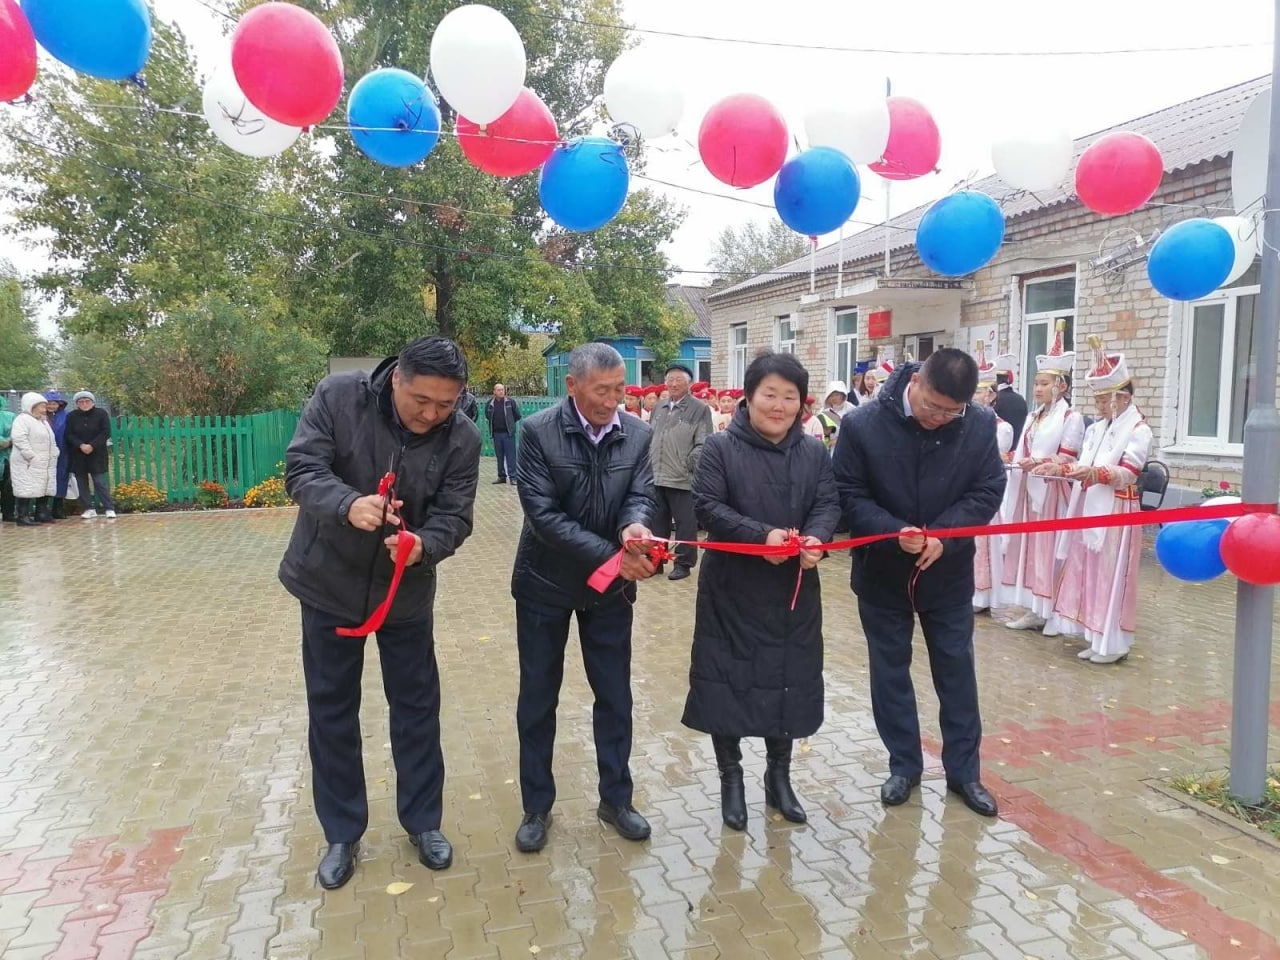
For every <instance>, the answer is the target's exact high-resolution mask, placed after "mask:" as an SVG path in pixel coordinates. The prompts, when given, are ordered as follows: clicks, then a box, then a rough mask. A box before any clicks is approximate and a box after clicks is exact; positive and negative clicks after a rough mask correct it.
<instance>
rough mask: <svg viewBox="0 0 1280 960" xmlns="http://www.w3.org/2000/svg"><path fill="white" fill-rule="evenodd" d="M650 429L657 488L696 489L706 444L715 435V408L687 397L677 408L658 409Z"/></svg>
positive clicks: (650, 446) (665, 404)
mask: <svg viewBox="0 0 1280 960" xmlns="http://www.w3.org/2000/svg"><path fill="white" fill-rule="evenodd" d="M649 427H650V429H652V430H653V440H652V442H651V443H650V444H649V461H650V462H651V463H652V464H653V484H654V486H657V487H672V488H674V489H676V490H692V489H693V475H694V473H695V472H696V471H697V469H698V456H699V455H700V454H701V453H702V444H703V442H704V441H705V440H706V439H707V437H709V436H711V434H712V432H713V430H712V426H711V408H710V407H708V406H707V405H706V404H705V403H703V402H702V401H701V400H696V399H694V398H693V397H692V396H688V395H686V396H685V398H684V399H683V400H681V401H680V402H679V403H677V404H676V405H675V408H674V409H672V407H671V405H670V404H667V403H664V404H660V405H659V406H657V407H654V409H653V414H652V415H651V416H650V417H649Z"/></svg>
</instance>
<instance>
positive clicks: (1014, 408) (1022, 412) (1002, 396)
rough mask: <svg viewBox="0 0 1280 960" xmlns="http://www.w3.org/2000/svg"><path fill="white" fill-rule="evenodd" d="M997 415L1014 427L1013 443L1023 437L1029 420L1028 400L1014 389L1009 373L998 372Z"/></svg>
mask: <svg viewBox="0 0 1280 960" xmlns="http://www.w3.org/2000/svg"><path fill="white" fill-rule="evenodd" d="M993 406H994V408H995V411H996V416H997V417H999V418H1000V419H1001V420H1003V421H1004V422H1005V423H1007V424H1009V426H1011V427H1013V443H1014V446H1017V444H1018V441H1019V440H1020V439H1021V438H1022V427H1023V425H1024V424H1025V423H1026V422H1027V401H1026V400H1025V399H1023V396H1022V394H1020V393H1019V392H1018V391H1017V390H1015V389H1013V383H1012V377H1011V375H1010V374H1007V373H997V374H996V402H995V403H994V404H993Z"/></svg>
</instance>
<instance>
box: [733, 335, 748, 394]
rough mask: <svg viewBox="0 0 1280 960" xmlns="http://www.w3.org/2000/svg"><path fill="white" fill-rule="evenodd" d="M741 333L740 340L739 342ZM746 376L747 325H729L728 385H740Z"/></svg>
mask: <svg viewBox="0 0 1280 960" xmlns="http://www.w3.org/2000/svg"><path fill="white" fill-rule="evenodd" d="M739 334H741V342H739V339H738V337H739ZM746 378H747V325H746V324H745V323H735V324H733V325H732V326H730V327H729V386H731V387H741V386H742V385H743V381H745V380H746Z"/></svg>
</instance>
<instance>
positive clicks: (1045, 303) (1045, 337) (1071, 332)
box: [1022, 274, 1076, 406]
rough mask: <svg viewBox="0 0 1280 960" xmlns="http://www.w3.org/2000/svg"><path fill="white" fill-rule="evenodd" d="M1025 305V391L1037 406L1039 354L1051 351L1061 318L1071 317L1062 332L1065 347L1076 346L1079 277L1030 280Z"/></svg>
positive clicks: (1023, 386)
mask: <svg viewBox="0 0 1280 960" xmlns="http://www.w3.org/2000/svg"><path fill="white" fill-rule="evenodd" d="M1023 295H1024V300H1023V308H1022V392H1023V394H1024V395H1025V396H1026V398H1027V403H1028V404H1029V405H1033V406H1034V402H1035V401H1034V399H1033V397H1032V389H1033V387H1034V386H1035V379H1036V357H1039V356H1043V355H1044V354H1046V353H1048V352H1049V347H1051V346H1052V345H1053V339H1054V336H1055V335H1056V333H1057V329H1058V321H1059V320H1065V321H1067V328H1066V330H1065V331H1063V334H1062V349H1063V350H1064V351H1066V352H1068V353H1070V352H1071V351H1072V350H1074V349H1075V326H1076V278H1075V274H1072V275H1070V276H1066V277H1051V278H1049V279H1047V280H1029V281H1027V284H1026V287H1025V289H1024V291H1023Z"/></svg>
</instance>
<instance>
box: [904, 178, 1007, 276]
mask: <svg viewBox="0 0 1280 960" xmlns="http://www.w3.org/2000/svg"><path fill="white" fill-rule="evenodd" d="M1003 241H1004V211H1003V210H1001V209H1000V205H999V204H997V203H996V202H995V201H994V200H992V199H991V198H990V197H988V196H987V195H986V194H985V193H976V192H973V191H964V192H962V193H953V194H951V195H950V196H949V197H943V198H942V199H941V200H939V201H938V202H937V203H935V204H934V205H933V206H932V207H930V208H929V209H928V210H927V211H926V212H925V215H924V216H923V217H922V218H921V220H920V225H919V226H918V227H916V250H917V251H918V252H919V254H920V259H921V260H922V261H924V265H925V266H926V267H928V268H929V269H930V270H932V271H933V272H934V273H940V274H942V275H943V276H944V277H963V276H964V275H965V274H968V273H973V272H974V271H975V270H978V269H980V268H981V267H983V266H985V265H986V264H987V263H988V262H989V261H990V260H991V258H992V257H994V256H995V255H996V251H997V250H999V249H1000V244H1001V243H1002V242H1003Z"/></svg>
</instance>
